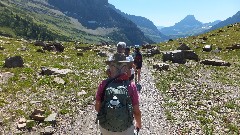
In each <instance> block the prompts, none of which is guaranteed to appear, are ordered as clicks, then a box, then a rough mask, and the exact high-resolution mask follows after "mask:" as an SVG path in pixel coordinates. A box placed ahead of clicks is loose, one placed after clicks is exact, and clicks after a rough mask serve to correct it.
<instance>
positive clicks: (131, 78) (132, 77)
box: [125, 47, 135, 81]
mask: <svg viewBox="0 0 240 135" xmlns="http://www.w3.org/2000/svg"><path fill="white" fill-rule="evenodd" d="M125 56H126V58H127V59H129V60H130V61H131V62H133V61H134V59H133V56H132V55H130V48H129V47H126V48H125ZM131 67H132V68H131ZM131 67H130V68H131V69H130V70H131V76H130V77H129V81H132V80H133V79H134V69H135V67H134V64H133V63H132V65H131Z"/></svg>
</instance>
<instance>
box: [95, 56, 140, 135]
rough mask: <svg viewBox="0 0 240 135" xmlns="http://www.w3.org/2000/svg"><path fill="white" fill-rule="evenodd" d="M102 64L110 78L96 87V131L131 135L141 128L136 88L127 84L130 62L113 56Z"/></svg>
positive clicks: (129, 82) (106, 134) (105, 134)
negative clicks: (97, 124)
mask: <svg viewBox="0 0 240 135" xmlns="http://www.w3.org/2000/svg"><path fill="white" fill-rule="evenodd" d="M106 64H107V65H108V66H109V68H110V72H111V73H110V77H109V78H108V79H106V80H103V81H102V82H101V83H100V85H99V87H98V90H97V93H96V104H95V110H96V111H97V112H98V115H97V121H99V125H100V131H101V133H102V134H103V135H133V134H134V129H135V128H137V129H140V128H141V111H140V109H139V99H138V92H137V89H136V85H135V83H134V82H131V81H129V75H128V74H129V72H130V70H129V69H130V68H131V64H132V62H130V61H129V59H126V56H125V55H124V53H118V52H117V53H116V54H114V55H113V57H112V58H111V59H109V60H108V61H106ZM134 120H135V122H134ZM134 123H135V126H134V125H133V124H134Z"/></svg>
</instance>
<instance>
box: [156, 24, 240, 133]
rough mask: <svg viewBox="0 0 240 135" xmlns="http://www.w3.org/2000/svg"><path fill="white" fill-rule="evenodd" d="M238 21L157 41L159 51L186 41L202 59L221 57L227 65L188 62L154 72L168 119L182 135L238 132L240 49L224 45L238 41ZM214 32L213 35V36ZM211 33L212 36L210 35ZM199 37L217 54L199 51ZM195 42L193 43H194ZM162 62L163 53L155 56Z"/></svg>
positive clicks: (173, 48)
mask: <svg viewBox="0 0 240 135" xmlns="http://www.w3.org/2000/svg"><path fill="white" fill-rule="evenodd" d="M239 31H240V24H237V25H235V26H234V27H229V28H228V27H224V28H221V29H218V30H215V31H212V32H209V33H206V34H203V35H199V36H196V37H189V38H182V39H178V40H175V41H173V42H166V43H162V44H159V47H160V48H161V50H164V51H167V50H175V49H177V47H178V45H179V42H183V43H186V44H187V45H188V46H190V48H192V49H193V50H194V51H195V52H196V53H197V54H198V55H199V57H200V59H201V60H204V59H221V60H224V61H227V62H230V63H231V64H232V65H231V66H230V67H214V66H206V65H202V64H200V63H199V62H194V61H188V62H187V63H186V64H185V65H178V64H172V63H169V64H170V71H162V72H158V71H156V72H155V77H156V83H157V87H158V88H159V90H160V91H161V92H162V93H163V95H164V100H165V104H164V106H165V110H166V115H167V117H168V120H170V121H172V122H173V123H174V125H176V124H177V125H178V126H179V128H180V131H181V133H182V134H190V133H192V134H221V135H223V134H224V135H225V134H229V135H233V134H235V135H237V134H239V132H240V131H239V129H240V98H239V93H240V81H239V80H240V73H239V69H240V50H233V51H228V50H226V49H225V48H226V46H231V45H232V44H237V43H238V44H239V43H240V39H239V37H240V32H239ZM214 34H215V36H214ZM210 35H212V36H210ZM201 37H208V40H206V41H205V42H206V44H211V45H212V46H213V49H215V48H217V47H221V48H223V50H222V51H221V52H220V53H212V52H202V47H203V46H204V45H205V44H202V43H201V42H202V40H201V39H199V38H201ZM194 44H195V45H194ZM154 59H155V60H156V61H158V62H161V61H162V60H161V59H162V55H156V56H155V58H154Z"/></svg>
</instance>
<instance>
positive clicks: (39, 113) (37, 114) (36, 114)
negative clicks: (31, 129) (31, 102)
mask: <svg viewBox="0 0 240 135" xmlns="http://www.w3.org/2000/svg"><path fill="white" fill-rule="evenodd" d="M44 112H45V111H44V110H41V109H35V110H34V111H33V113H32V114H31V116H30V117H31V118H32V119H33V120H36V121H43V120H44V119H45V117H44V116H43V114H44Z"/></svg>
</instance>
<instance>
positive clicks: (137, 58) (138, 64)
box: [133, 45, 143, 84]
mask: <svg viewBox="0 0 240 135" xmlns="http://www.w3.org/2000/svg"><path fill="white" fill-rule="evenodd" d="M134 48H135V50H134V53H133V59H134V65H135V66H136V73H135V75H136V76H135V79H136V80H137V81H136V82H137V83H138V84H139V83H140V80H141V68H142V62H143V60H142V59H143V58H142V53H141V52H140V48H139V45H135V47H134Z"/></svg>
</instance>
